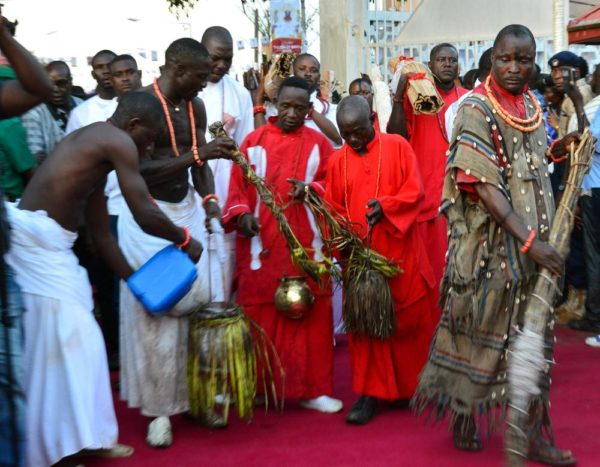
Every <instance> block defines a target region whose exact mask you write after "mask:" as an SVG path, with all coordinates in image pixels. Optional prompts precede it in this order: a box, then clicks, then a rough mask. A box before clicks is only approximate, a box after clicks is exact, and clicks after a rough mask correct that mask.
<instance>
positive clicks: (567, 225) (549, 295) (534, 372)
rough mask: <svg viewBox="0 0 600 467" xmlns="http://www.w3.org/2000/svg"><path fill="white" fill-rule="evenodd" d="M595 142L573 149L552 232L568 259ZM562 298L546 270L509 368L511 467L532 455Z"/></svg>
mask: <svg viewBox="0 0 600 467" xmlns="http://www.w3.org/2000/svg"><path fill="white" fill-rule="evenodd" d="M593 142H594V138H593V137H592V136H591V134H590V132H589V130H586V131H585V132H584V133H583V136H582V138H581V140H580V143H579V145H578V146H577V149H576V150H575V148H574V146H573V145H571V150H570V157H569V165H570V170H569V176H568V178H567V182H566V188H565V191H564V194H563V196H562V198H561V200H560V204H559V206H558V209H557V211H556V216H555V218H554V221H553V223H552V227H551V229H550V240H549V244H550V245H552V246H553V247H554V248H555V249H556V250H557V251H558V253H560V254H561V256H563V257H566V255H567V253H568V251H569V239H570V237H571V232H572V230H573V223H574V217H575V216H574V215H573V211H574V209H575V205H576V204H577V200H578V198H579V193H580V187H581V182H582V181H583V177H584V175H585V174H586V172H587V171H588V168H589V164H590V160H591V156H592V152H593ZM557 292H558V287H557V277H556V276H554V275H553V274H552V273H551V272H550V271H549V270H548V269H546V268H541V270H540V271H539V273H538V276H537V279H536V283H535V287H534V289H533V293H532V294H531V296H530V297H529V300H528V305H527V309H526V310H525V319H524V325H523V330H522V332H520V333H519V334H518V335H517V338H516V341H515V344H514V346H513V350H512V354H511V358H510V364H509V371H508V379H509V385H510V404H509V407H510V410H509V412H508V420H507V429H506V435H505V440H504V446H505V450H506V460H507V463H508V465H510V466H522V465H524V462H525V458H526V456H527V453H528V449H529V441H530V439H529V436H528V434H527V426H528V422H529V419H530V410H531V406H532V402H533V400H534V399H535V396H537V395H539V394H540V388H539V381H540V376H541V375H542V372H543V371H544V369H545V367H546V366H547V365H548V366H549V365H550V364H551V363H552V362H549V361H547V360H546V359H545V358H544V334H545V332H546V328H547V327H548V328H549V329H550V330H552V327H553V325H554V321H553V320H550V319H549V318H550V316H551V315H552V314H553V313H554V309H553V307H552V304H553V302H554V298H555V295H556V293H557ZM551 441H552V440H551Z"/></svg>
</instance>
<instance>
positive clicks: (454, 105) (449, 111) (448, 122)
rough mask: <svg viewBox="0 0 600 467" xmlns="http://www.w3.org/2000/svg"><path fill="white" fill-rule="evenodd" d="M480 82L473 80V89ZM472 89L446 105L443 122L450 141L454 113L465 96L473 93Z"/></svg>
mask: <svg viewBox="0 0 600 467" xmlns="http://www.w3.org/2000/svg"><path fill="white" fill-rule="evenodd" d="M480 84H481V81H479V79H477V80H476V81H475V84H474V85H473V89H475V88H476V87H477V86H479V85H480ZM473 89H472V90H470V91H469V92H468V93H466V94H463V95H462V96H460V97H459V98H458V100H457V101H455V102H453V103H452V104H450V107H448V109H447V110H446V114H445V115H444V119H445V124H446V134H447V135H448V139H450V141H452V132H453V131H454V120H456V115H457V114H458V108H459V107H460V104H462V102H463V101H464V100H465V99H466V98H467V97H469V96H470V95H471V94H473Z"/></svg>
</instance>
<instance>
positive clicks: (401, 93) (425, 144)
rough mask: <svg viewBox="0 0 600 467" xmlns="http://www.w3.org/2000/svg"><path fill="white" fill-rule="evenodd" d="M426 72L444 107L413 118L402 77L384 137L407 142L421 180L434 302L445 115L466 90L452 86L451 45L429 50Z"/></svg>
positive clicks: (442, 243) (442, 223)
mask: <svg viewBox="0 0 600 467" xmlns="http://www.w3.org/2000/svg"><path fill="white" fill-rule="evenodd" d="M429 69H430V70H431V73H432V74H433V77H434V79H435V86H436V88H437V90H438V92H439V93H440V96H441V97H442V99H443V100H444V107H443V108H442V110H440V111H439V112H438V113H437V114H436V115H427V114H419V115H415V113H414V111H413V108H412V106H411V104H410V102H409V100H408V97H407V96H406V92H405V91H406V84H407V82H408V76H407V75H406V74H405V75H402V77H401V78H400V81H399V82H398V88H397V90H396V95H395V96H394V103H393V107H392V115H391V116H390V121H389V123H388V133H396V134H399V135H402V136H404V137H405V138H406V139H408V142H409V143H410V145H411V146H412V148H413V150H414V151H415V156H416V158H417V166H418V169H419V173H420V174H421V177H422V178H423V184H424V186H425V196H424V198H423V201H422V202H421V212H420V213H419V217H418V219H417V221H418V223H419V231H420V233H421V235H422V236H423V241H424V242H425V244H426V245H427V252H428V256H429V261H430V262H431V267H432V268H433V273H434V276H435V281H436V288H435V300H436V301H437V295H438V289H439V283H440V281H441V279H442V275H443V273H444V265H445V256H446V250H447V247H448V242H447V239H446V235H447V233H446V220H445V218H444V217H443V216H441V215H440V213H439V207H440V201H441V199H442V187H443V185H444V170H445V166H446V152H447V151H448V141H449V140H450V138H452V135H448V134H446V127H445V121H446V120H445V114H446V110H447V109H448V108H449V107H450V106H451V105H452V103H454V102H456V101H457V100H458V99H459V98H460V96H462V95H463V94H466V93H467V90H466V89H463V88H461V87H460V86H457V85H455V84H454V80H455V79H456V77H457V76H458V52H457V51H456V48H455V47H454V46H453V45H451V44H445V43H444V44H438V45H436V46H435V47H434V48H433V49H431V53H430V55H429Z"/></svg>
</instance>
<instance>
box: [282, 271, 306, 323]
mask: <svg viewBox="0 0 600 467" xmlns="http://www.w3.org/2000/svg"><path fill="white" fill-rule="evenodd" d="M279 281H280V282H281V283H280V284H279V286H278V287H277V290H275V297H274V301H275V309H276V310H277V311H279V312H280V313H283V314H284V315H285V316H286V317H288V318H290V319H301V318H302V317H304V315H305V313H307V312H308V310H310V307H311V306H312V305H313V303H314V302H315V296H314V295H313V293H312V291H311V290H310V287H309V285H308V284H307V282H306V277H305V276H284V277H282V278H281V279H279Z"/></svg>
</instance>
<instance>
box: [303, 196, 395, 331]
mask: <svg viewBox="0 0 600 467" xmlns="http://www.w3.org/2000/svg"><path fill="white" fill-rule="evenodd" d="M305 203H306V205H307V206H308V208H309V209H310V211H311V212H312V214H313V216H314V218H315V221H316V223H317V226H318V228H319V233H320V234H321V238H322V239H323V243H324V245H325V248H326V250H327V251H326V253H327V255H328V256H329V257H332V256H333V253H334V252H335V251H339V252H342V253H343V257H342V258H341V259H340V265H341V267H342V272H341V275H339V276H338V277H337V278H338V279H341V280H342V282H343V285H344V303H343V317H344V324H345V326H346V329H347V330H349V331H351V332H353V333H356V334H360V335H365V336H369V337H371V338H375V339H388V338H390V337H392V336H393V335H394V333H395V330H396V311H395V307H394V300H393V298H392V293H391V290H390V286H389V283H388V279H389V278H392V277H395V276H396V275H398V274H399V273H400V272H402V270H401V269H400V267H398V266H397V265H396V264H394V263H393V262H392V261H390V260H388V259H387V258H386V257H385V256H383V255H381V254H379V253H377V252H376V251H374V250H371V249H370V248H367V247H366V246H365V245H364V243H363V241H362V240H361V238H360V236H359V235H358V234H357V231H356V228H355V226H354V225H352V224H351V223H350V222H349V221H348V220H347V219H345V218H344V217H343V216H341V215H340V214H339V213H338V212H336V210H335V209H334V208H333V206H331V205H329V204H327V203H326V202H325V201H324V200H323V199H322V198H321V197H320V196H319V195H317V194H316V193H315V192H314V191H313V190H311V189H307V190H306V197H305Z"/></svg>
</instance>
